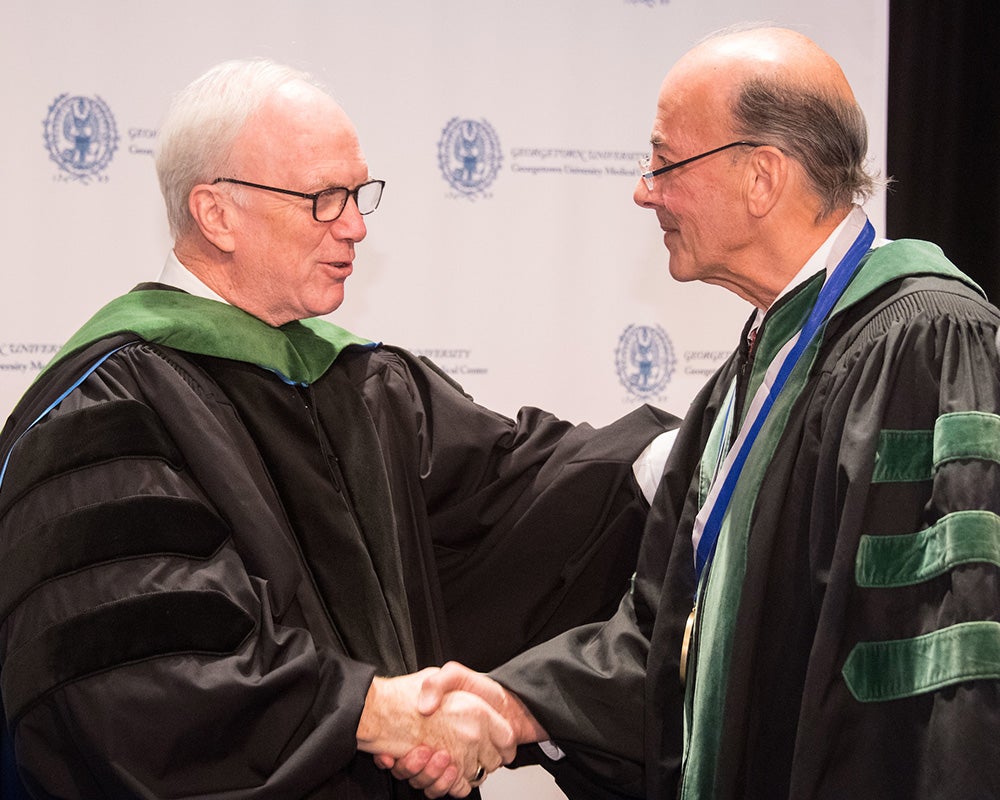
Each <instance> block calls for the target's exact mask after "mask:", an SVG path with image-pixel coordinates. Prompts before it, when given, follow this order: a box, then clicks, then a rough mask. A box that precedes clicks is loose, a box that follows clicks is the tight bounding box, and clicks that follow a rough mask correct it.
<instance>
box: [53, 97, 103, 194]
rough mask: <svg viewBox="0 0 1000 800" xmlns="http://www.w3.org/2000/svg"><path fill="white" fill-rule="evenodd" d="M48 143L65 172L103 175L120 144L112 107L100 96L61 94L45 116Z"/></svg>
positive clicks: (85, 176) (89, 175) (85, 175)
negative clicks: (102, 172)
mask: <svg viewBox="0 0 1000 800" xmlns="http://www.w3.org/2000/svg"><path fill="white" fill-rule="evenodd" d="M45 146H46V148H48V151H49V158H51V159H52V160H53V161H55V162H56V164H58V165H59V167H60V168H61V169H62V170H64V171H65V172H68V173H70V174H71V175H74V176H76V177H77V178H81V179H84V180H85V179H86V178H90V177H100V175H101V171H102V170H103V169H104V168H105V167H107V165H108V163H109V162H110V161H111V156H113V155H114V152H115V150H116V149H117V147H118V130H117V129H116V128H115V118H114V117H113V116H112V114H111V109H109V108H108V106H107V103H105V102H104V101H103V100H102V99H101V98H100V97H96V96H95V97H82V96H80V95H69V94H61V95H59V97H57V98H56V99H55V102H54V103H52V105H51V106H49V115H48V116H47V117H46V118H45Z"/></svg>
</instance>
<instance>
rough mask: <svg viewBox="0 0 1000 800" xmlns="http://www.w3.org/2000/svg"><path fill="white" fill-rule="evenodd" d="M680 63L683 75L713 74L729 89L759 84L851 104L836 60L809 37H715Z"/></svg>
mask: <svg viewBox="0 0 1000 800" xmlns="http://www.w3.org/2000/svg"><path fill="white" fill-rule="evenodd" d="M682 61H683V62H686V63H685V68H686V69H688V70H693V71H696V72H698V73H701V74H702V75H704V74H714V75H715V76H716V78H717V79H718V80H720V81H723V82H726V83H728V84H729V85H731V86H732V85H738V84H741V83H744V82H745V81H747V80H751V79H753V78H763V79H765V80H768V79H770V80H776V81H780V82H781V83H785V84H787V85H792V86H794V85H799V86H804V87H806V86H808V87H812V88H813V89H816V90H819V91H823V92H826V93H831V94H834V95H840V96H841V97H844V98H845V99H850V100H852V101H853V99H854V94H853V92H852V91H851V87H850V85H849V84H848V82H847V78H846V77H845V76H844V73H843V70H841V68H840V65H839V64H838V63H837V62H836V60H835V59H834V58H833V57H832V56H830V55H829V54H828V53H827V52H826V51H824V50H823V49H822V48H821V47H820V46H819V45H817V44H816V43H815V42H813V41H812V40H811V39H809V38H808V37H807V36H804V35H803V34H801V33H799V32H798V31H793V30H789V29H787V28H756V29H752V30H747V31H740V32H738V33H730V34H723V35H720V36H716V37H713V38H710V39H707V40H706V41H704V42H702V43H701V44H700V45H698V46H696V47H694V48H693V49H692V50H690V51H689V52H688V53H687V55H686V56H685V57H684V59H682Z"/></svg>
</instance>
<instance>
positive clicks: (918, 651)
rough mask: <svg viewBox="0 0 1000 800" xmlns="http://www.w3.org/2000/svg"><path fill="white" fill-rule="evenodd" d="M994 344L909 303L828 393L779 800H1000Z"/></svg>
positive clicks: (974, 328)
mask: <svg viewBox="0 0 1000 800" xmlns="http://www.w3.org/2000/svg"><path fill="white" fill-rule="evenodd" d="M901 320H905V323H903V322H901ZM996 330H997V318H996V315H995V313H990V312H987V311H984V310H982V307H981V305H980V306H979V307H978V308H977V307H976V306H973V305H972V304H971V303H968V302H963V301H962V300H961V299H959V298H953V297H950V296H949V295H946V294H943V293H941V294H928V295H919V294H918V295H915V296H913V297H910V298H905V299H904V300H903V301H900V302H897V303H896V304H894V305H893V306H891V307H889V308H887V309H886V310H884V311H883V312H881V313H880V314H879V315H877V316H876V317H875V318H874V319H873V320H872V321H871V323H870V324H869V325H868V327H867V328H866V330H865V334H866V335H865V336H863V337H860V339H859V341H858V342H857V343H856V344H855V346H854V348H853V349H852V350H851V351H849V352H848V353H847V354H846V355H845V356H844V358H843V359H841V361H840V363H839V365H838V368H837V369H836V370H835V371H834V372H832V373H831V374H830V375H829V376H828V380H829V385H830V386H829V391H828V392H826V393H825V394H824V395H823V396H822V397H821V398H820V399H821V401H822V402H823V404H824V418H825V420H826V423H825V425H824V435H823V436H822V437H821V439H820V453H819V464H820V467H819V471H818V473H817V475H816V481H817V486H822V485H827V486H830V487H837V491H827V492H825V493H823V492H817V502H816V503H815V504H814V507H813V510H812V517H813V519H812V529H813V531H814V532H815V534H814V536H813V538H812V542H811V559H812V560H813V562H814V563H815V564H817V565H819V566H820V567H822V569H821V570H819V571H818V574H820V575H822V576H823V577H824V579H825V585H823V586H822V593H821V594H818V595H817V596H818V597H820V598H821V599H822V604H821V605H820V606H818V622H817V634H816V639H815V642H814V643H813V646H812V656H811V659H810V667H809V672H808V675H807V678H806V685H805V691H804V697H803V704H802V710H801V714H800V722H799V731H798V738H797V742H796V766H795V770H794V774H793V776H792V784H791V794H792V795H793V796H796V797H816V798H835V797H843V796H847V795H864V796H879V797H899V798H904V797H905V798H939V797H992V796H997V795H998V794H1000V766H998V765H1000V743H998V739H997V735H996V734H997V731H998V730H1000V516H998V515H1000V364H998V356H997V345H996V339H995V337H996ZM831 523H833V524H831ZM827 565H828V566H827Z"/></svg>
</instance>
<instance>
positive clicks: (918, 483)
mask: <svg viewBox="0 0 1000 800" xmlns="http://www.w3.org/2000/svg"><path fill="white" fill-rule="evenodd" d="M818 281H819V279H818V278H817V279H813V280H812V281H810V282H809V283H808V284H807V285H806V286H804V287H803V288H802V289H801V290H800V291H799V292H797V293H795V294H793V295H791V296H789V297H786V298H784V299H783V300H782V301H780V303H779V304H778V305H777V306H776V307H775V308H774V309H772V310H771V311H770V312H769V314H768V316H767V319H766V320H765V323H764V325H763V327H762V329H761V331H760V334H759V335H758V337H757V342H758V349H757V353H756V355H755V356H754V361H753V362H752V363H748V353H747V348H746V346H745V345H741V347H740V348H739V349H738V350H737V351H736V352H735V353H734V354H733V356H732V357H731V358H730V359H729V360H728V362H727V363H726V364H725V365H723V367H722V368H721V369H720V371H719V372H718V373H717V374H716V375H715V376H714V378H713V379H712V380H711V381H710V382H709V383H708V385H706V387H705V388H704V390H703V391H702V392H701V393H700V395H699V396H698V398H697V399H696V400H695V402H694V403H693V405H692V407H691V409H690V411H689V414H688V416H687V417H686V418H685V422H684V424H683V425H682V427H681V430H680V432H679V434H678V438H677V442H676V444H675V446H674V449H673V451H672V453H671V457H670V459H669V460H668V463H667V469H666V474H665V477H664V480H663V482H662V483H661V485H660V491H659V493H658V495H657V498H656V499H655V500H654V503H653V509H652V510H651V512H650V516H649V519H648V522H647V532H646V536H645V539H644V542H643V548H642V552H641V554H640V560H639V564H638V569H637V574H636V577H635V580H634V584H633V588H632V591H631V592H630V593H629V594H628V595H627V596H626V597H625V598H624V600H623V602H622V605H621V606H620V608H619V610H618V612H617V613H616V614H615V616H614V617H612V619H611V620H609V621H608V622H607V623H606V624H596V625H591V626H585V627H583V628H581V629H578V630H576V631H572V632H569V633H567V634H565V635H563V636H560V637H558V638H556V639H555V640H553V641H552V642H550V643H547V644H544V645H542V646H540V647H538V648H533V649H532V650H530V651H528V653H526V654H523V655H522V656H519V657H518V658H516V659H514V660H513V662H511V663H510V664H508V665H505V666H504V667H501V668H500V669H499V670H497V671H495V672H494V673H493V674H494V677H496V678H497V679H498V680H499V681H500V682H501V683H503V684H505V685H506V686H508V687H509V688H511V689H513V690H514V691H515V692H516V693H518V694H519V695H520V696H521V697H522V698H523V699H524V700H525V702H526V703H527V705H528V707H529V708H530V709H531V710H532V711H533V712H534V713H535V715H536V716H537V717H538V719H539V720H540V722H541V723H542V724H543V725H544V726H545V728H546V730H547V731H548V732H549V734H550V735H551V736H552V737H553V739H554V740H555V741H556V742H557V743H558V744H559V745H561V746H562V747H563V749H564V750H565V751H566V754H567V755H566V758H564V759H563V760H561V761H557V762H553V761H549V760H547V759H545V758H544V757H542V763H543V764H545V765H547V767H548V768H549V769H551V770H552V771H553V772H554V773H555V774H556V776H557V779H558V780H559V781H560V783H561V784H562V785H563V786H564V788H565V790H566V792H567V794H568V795H569V796H570V797H571V798H573V799H574V800H582V799H583V798H617V797H647V798H655V799H656V800H662V799H663V798H674V797H678V796H680V797H683V798H703V799H704V800H708V799H709V798H711V800H729V799H730V798H760V799H761V800H779V798H789V800H809V799H811V798H823V799H824V800H842V798H880V799H882V798H899V800H920V799H922V798H942V799H944V798H949V799H951V798H988V797H998V796H1000V680H998V679H1000V569H998V565H1000V516H998V513H1000V364H998V356H997V342H996V334H997V326H998V323H1000V315H998V312H997V310H996V309H995V308H993V307H992V306H990V305H989V304H987V303H986V302H985V300H983V298H982V297H981V296H980V294H979V293H978V292H977V291H975V290H974V289H972V288H970V287H969V286H968V285H967V283H966V281H965V280H963V279H962V277H961V276H960V275H959V274H958V273H957V270H954V268H953V267H951V266H950V265H948V264H947V262H945V261H944V259H943V256H941V254H940V252H939V251H937V250H936V248H933V247H932V246H929V245H927V244H925V243H919V242H897V243H892V244H889V245H885V246H883V247H882V248H879V249H878V250H876V251H874V254H872V255H871V256H870V257H869V258H868V259H867V261H866V262H865V263H864V264H863V265H862V268H861V271H860V272H859V274H858V276H857V277H856V278H855V280H854V282H853V283H852V285H851V287H849V289H848V292H847V294H846V295H845V298H844V299H843V301H842V303H841V304H840V305H839V306H838V307H837V308H836V309H835V312H834V314H833V316H832V318H831V319H830V320H829V322H828V324H827V325H826V328H825V331H824V332H823V334H822V336H821V338H820V340H819V342H818V344H817V346H816V347H815V348H813V349H812V351H811V353H810V354H809V358H808V359H806V361H807V362H808V363H806V364H805V365H803V370H802V371H801V374H799V376H798V380H797V383H796V385H795V386H794V387H793V389H792V393H791V395H790V396H788V397H785V398H784V400H783V401H779V403H778V404H776V406H775V410H776V411H777V412H779V413H778V418H777V420H776V421H775V424H773V425H770V420H769V427H765V428H764V429H763V430H762V433H761V438H759V439H758V442H757V444H755V446H754V452H756V450H757V447H758V445H763V448H764V451H765V455H764V456H762V457H759V458H758V459H757V460H756V462H755V461H754V455H753V453H751V458H750V460H748V462H747V467H746V468H745V469H744V473H743V475H741V478H740V483H739V484H737V488H736V493H735V495H734V498H733V504H732V505H731V507H730V516H731V517H733V516H735V519H731V520H730V522H731V523H732V524H730V525H729V527H728V528H726V529H724V530H723V534H722V537H720V540H719V546H718V551H717V553H716V555H715V558H714V559H713V560H712V562H711V563H710V566H709V569H708V571H707V574H706V577H704V579H703V580H702V585H701V587H700V591H699V592H698V595H697V597H698V606H699V609H698V614H697V616H696V618H695V626H694V641H693V644H692V645H691V647H690V652H691V655H690V657H689V659H688V661H687V663H686V666H687V680H686V684H685V685H684V686H682V684H681V681H680V679H679V668H680V660H681V650H682V640H683V636H684V630H685V626H686V623H687V620H688V617H689V614H690V612H691V609H692V605H693V603H694V601H695V597H696V579H695V570H694V558H693V550H692V528H693V523H694V519H695V516H696V514H697V511H698V507H699V504H700V502H701V498H702V497H703V496H704V492H705V487H706V483H705V472H706V471H705V470H704V469H703V467H705V466H708V467H709V472H710V465H708V464H706V461H708V459H706V458H703V455H704V454H708V455H713V454H714V453H715V452H716V451H715V450H713V449H712V448H711V447H708V446H707V445H708V443H709V442H710V440H711V439H712V432H713V430H718V428H716V427H715V426H716V422H717V420H719V419H720V417H721V416H722V409H723V407H724V404H725V402H726V395H727V393H728V391H729V389H730V387H731V386H732V385H733V384H734V381H735V382H737V383H740V384H742V385H743V386H742V387H741V388H744V389H745V388H746V386H745V384H747V383H749V384H750V386H749V390H750V391H744V392H743V394H744V395H745V396H750V395H751V394H752V390H753V388H754V383H755V382H757V381H759V378H760V372H761V371H762V370H763V368H764V367H765V366H766V363H767V362H769V361H770V359H771V356H773V354H774V352H776V351H777V348H778V347H779V346H780V345H781V344H782V343H783V342H784V341H785V340H786V339H787V336H788V335H789V333H790V332H791V331H793V330H795V329H796V327H797V326H798V325H800V324H801V321H802V320H803V319H804V318H805V314H806V312H807V311H808V308H809V307H811V304H812V298H813V297H815V295H816V292H817V291H818V285H819V283H818ZM748 325H749V323H748ZM782 331H784V333H782ZM793 383H795V373H793V379H790V381H789V385H792V384H793ZM786 388H787V387H786ZM713 463H714V462H713Z"/></svg>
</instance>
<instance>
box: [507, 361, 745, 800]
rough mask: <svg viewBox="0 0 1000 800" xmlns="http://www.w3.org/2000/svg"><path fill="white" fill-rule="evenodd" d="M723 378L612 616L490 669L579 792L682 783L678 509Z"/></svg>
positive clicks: (706, 397)
mask: <svg viewBox="0 0 1000 800" xmlns="http://www.w3.org/2000/svg"><path fill="white" fill-rule="evenodd" d="M727 374H728V373H727ZM720 385H723V386H724V385H725V381H720V380H718V376H717V378H716V379H715V380H713V381H711V382H710V383H709V384H708V385H706V387H705V388H704V389H703V390H702V392H701V393H700V394H699V396H698V397H697V398H696V399H695V401H694V403H693V404H692V407H691V412H690V414H689V417H688V418H687V420H686V421H685V423H684V424H683V425H682V427H681V428H680V431H679V433H678V436H677V440H676V443H675V444H674V447H673V449H672V451H671V453H670V456H669V458H668V460H667V464H666V468H665V470H664V474H663V478H662V480H661V482H660V486H659V489H658V491H657V494H656V496H655V497H654V500H653V503H652V507H651V508H650V512H649V515H648V518H647V521H646V528H645V533H644V536H643V540H642V546H641V550H640V554H639V558H638V562H637V566H636V571H635V575H634V577H633V579H632V581H631V583H630V588H629V591H628V592H627V594H626V595H625V596H624V597H623V598H622V600H621V602H620V605H619V607H618V609H617V611H616V612H615V614H614V616H612V617H611V618H610V619H609V620H608V621H607V622H604V623H595V624H591V625H586V626H581V627H578V628H576V629H574V630H570V631H567V632H566V633H564V634H563V635H561V636H558V637H556V638H554V639H552V640H550V641H548V642H545V643H543V644H540V645H538V646H536V647H533V648H531V649H530V650H528V651H527V652H525V653H523V654H521V655H519V656H517V657H516V658H514V659H512V660H510V661H509V662H508V663H506V664H504V665H502V666H500V667H498V668H497V669H495V670H493V671H492V672H491V673H490V674H491V676H492V677H493V678H494V679H496V680H497V681H499V682H500V683H501V684H503V685H504V686H506V687H507V688H508V689H510V690H511V691H513V692H514V693H515V694H517V695H518V697H520V698H521V699H522V700H523V701H524V703H525V704H526V705H527V706H528V708H529V709H530V710H531V711H532V713H533V714H534V715H535V716H536V717H537V719H538V720H539V722H540V723H541V724H542V726H543V727H544V728H545V730H546V731H547V732H548V734H549V735H550V736H551V737H552V740H553V741H555V743H556V744H558V745H559V747H560V748H561V749H562V750H563V751H564V752H565V754H566V757H565V758H564V759H562V760H560V761H552V760H550V759H548V758H546V757H545V756H544V755H541V754H540V753H538V754H536V756H535V760H537V761H538V763H540V764H541V765H542V766H543V767H545V769H547V770H548V771H550V772H551V773H552V774H553V776H554V777H555V779H556V781H557V783H558V784H559V785H560V787H562V788H563V790H564V791H565V792H566V794H567V795H568V796H569V797H571V798H574V800H576V799H577V798H579V799H580V800H583V798H587V799H588V800H589V799H590V798H593V799H594V800H597V799H598V798H602V799H603V798H618V797H623V798H624V797H647V796H658V795H655V794H650V791H651V790H652V789H653V788H654V787H655V788H656V791H657V792H658V793H659V794H662V795H663V796H669V793H666V790H663V789H662V787H664V786H667V785H672V784H674V783H676V780H677V777H678V774H679V770H680V760H681V744H682V743H681V735H682V705H683V689H682V687H681V685H680V681H679V677H678V674H679V673H678V667H679V662H680V658H679V656H680V649H681V641H680V637H681V635H682V632H683V628H684V623H685V622H686V619H687V615H688V612H689V611H690V610H691V599H692V597H693V595H694V567H693V563H694V562H693V556H692V551H691V543H690V531H689V530H687V528H685V527H683V526H682V519H684V518H686V517H687V516H688V515H687V514H686V513H685V509H686V508H688V506H690V504H692V503H694V502H696V495H695V496H693V495H692V487H693V485H694V484H693V478H694V475H695V469H696V466H697V464H698V463H699V461H700V458H701V453H702V450H703V448H704V444H705V436H706V434H707V431H708V430H709V429H710V428H711V425H712V422H713V420H714V417H715V414H716V413H717V411H718V408H717V404H718V397H717V395H718V390H719V386H720ZM650 675H652V676H653V679H652V680H650ZM660 678H662V680H659V679H660ZM522 749H525V750H527V748H522ZM525 756H526V757H528V758H530V757H531V755H530V754H527V753H526V754H525ZM649 762H651V763H649ZM647 767H648V768H647ZM650 773H652V775H651V774H650Z"/></svg>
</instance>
